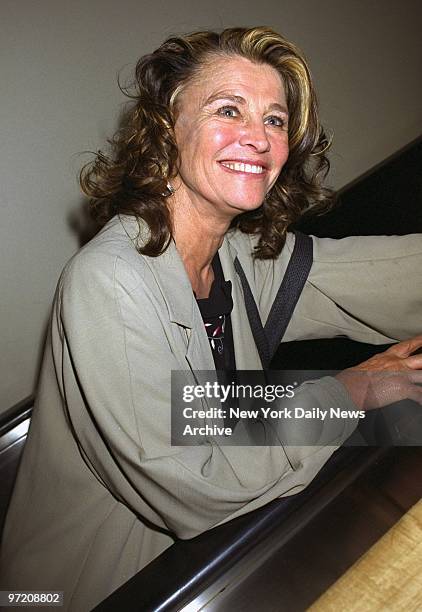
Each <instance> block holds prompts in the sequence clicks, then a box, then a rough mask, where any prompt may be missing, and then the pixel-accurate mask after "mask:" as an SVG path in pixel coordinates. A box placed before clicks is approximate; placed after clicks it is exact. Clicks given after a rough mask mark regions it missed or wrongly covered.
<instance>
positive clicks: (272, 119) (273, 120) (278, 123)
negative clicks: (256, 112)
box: [265, 115, 286, 127]
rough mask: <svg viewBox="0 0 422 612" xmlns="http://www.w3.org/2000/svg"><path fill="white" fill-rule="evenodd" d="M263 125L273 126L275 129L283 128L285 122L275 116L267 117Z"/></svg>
mask: <svg viewBox="0 0 422 612" xmlns="http://www.w3.org/2000/svg"><path fill="white" fill-rule="evenodd" d="M265 123H267V124H268V125H274V126H275V127H284V126H285V125H286V122H285V121H284V119H282V118H281V117H277V116H276V115H271V117H267V118H266V119H265Z"/></svg>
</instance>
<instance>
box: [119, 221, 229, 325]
mask: <svg viewBox="0 0 422 612" xmlns="http://www.w3.org/2000/svg"><path fill="white" fill-rule="evenodd" d="M119 219H120V222H121V224H122V226H123V228H124V230H125V232H126V234H127V235H128V236H129V237H130V239H131V240H132V241H133V242H134V244H135V245H136V246H139V244H142V243H143V242H145V240H146V239H147V235H148V234H147V231H148V230H147V228H146V227H145V226H144V225H143V224H141V223H140V224H138V222H137V220H136V219H135V218H134V217H131V216H129V215H120V216H119ZM219 254H220V258H221V261H222V266H223V271H224V272H225V273H226V272H230V275H229V276H226V279H227V280H231V281H232V283H233V280H234V279H233V277H232V276H233V272H234V269H233V271H232V270H227V267H228V268H230V265H228V264H229V262H233V261H234V259H235V257H236V256H237V250H236V249H235V247H234V246H233V245H232V244H230V243H229V241H228V239H227V237H225V238H224V240H223V244H222V246H221V248H220V250H219ZM144 258H145V261H146V263H147V265H148V267H149V268H150V270H151V272H152V274H153V275H154V278H155V280H156V281H157V284H158V286H159V288H160V291H161V293H162V296H163V298H164V300H165V302H166V305H167V308H168V311H169V317H170V321H172V322H173V323H177V324H178V325H182V326H183V327H187V328H190V329H192V328H193V327H194V325H195V323H196V317H195V316H194V312H195V308H196V306H197V305H196V300H195V296H194V294H193V291H192V286H191V284H190V280H189V277H188V275H187V273H186V270H185V266H184V265H183V261H182V258H181V257H180V254H179V252H178V250H177V248H176V245H175V243H174V241H173V240H171V242H170V244H169V246H168V248H167V249H166V251H165V252H164V253H163V254H162V255H160V256H159V257H148V256H146V255H145V256H144Z"/></svg>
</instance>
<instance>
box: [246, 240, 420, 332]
mask: <svg viewBox="0 0 422 612" xmlns="http://www.w3.org/2000/svg"><path fill="white" fill-rule="evenodd" d="M312 238H313V244H314V263H313V266H312V269H311V272H310V274H309V277H308V280H307V282H306V284H305V287H304V289H303V292H302V295H301V297H300V299H299V301H298V304H297V306H296V309H295V312H294V316H293V318H292V320H291V322H290V324H289V326H288V328H287V330H286V334H285V337H284V339H283V340H284V341H286V342H287V341H291V340H305V339H313V338H330V337H335V336H346V337H348V338H351V339H353V340H358V341H360V342H367V343H370V344H387V343H389V342H395V341H398V340H404V339H406V338H409V337H410V336H413V335H417V334H421V333H422V275H421V274H420V270H421V268H422V235H421V234H410V235H407V236H352V237H349V238H343V239H341V240H334V239H331V238H316V237H315V236H313V237H312ZM293 245H294V236H293V235H292V234H289V235H288V239H287V242H286V245H285V247H284V249H283V252H282V254H281V255H280V257H279V258H278V259H277V260H275V261H273V262H257V263H256V268H257V269H256V271H255V278H256V283H257V293H258V296H259V299H260V305H261V309H262V314H263V319H264V320H265V319H266V317H267V316H268V313H269V309H270V308H271V304H272V302H273V300H274V298H275V295H276V293H277V290H278V288H279V286H280V283H281V281H282V279H283V275H284V273H285V270H286V267H287V263H288V260H289V258H290V254H291V252H292V249H293Z"/></svg>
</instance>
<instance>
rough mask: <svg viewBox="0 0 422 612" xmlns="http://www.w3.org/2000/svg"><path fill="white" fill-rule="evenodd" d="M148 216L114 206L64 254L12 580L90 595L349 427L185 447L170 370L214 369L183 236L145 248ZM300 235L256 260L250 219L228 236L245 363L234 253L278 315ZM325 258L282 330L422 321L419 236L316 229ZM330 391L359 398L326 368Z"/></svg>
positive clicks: (387, 337) (250, 347) (297, 486)
mask: <svg viewBox="0 0 422 612" xmlns="http://www.w3.org/2000/svg"><path fill="white" fill-rule="evenodd" d="M136 229H137V225H136V223H135V222H134V220H133V219H131V218H129V217H122V218H121V219H119V218H118V217H115V218H114V219H112V220H111V221H110V222H109V223H108V224H107V225H106V226H105V227H104V228H103V230H102V231H101V232H100V233H99V234H98V235H97V236H96V237H95V238H94V239H93V240H92V241H91V242H90V243H89V244H88V245H86V246H85V247H84V248H83V249H82V250H81V251H79V253H77V254H76V256H75V257H74V258H73V259H72V260H71V261H70V262H69V263H68V265H67V266H66V267H65V269H64V272H63V274H62V276H61V279H60V281H59V286H58V289H57V293H56V297H55V302H54V307H53V313H52V319H51V326H50V332H49V337H48V341H47V346H46V351H45V357H44V363H43V368H42V375H41V379H40V385H39V390H38V395H37V402H36V407H35V409H34V414H33V419H32V423H31V427H30V433H29V437H28V441H27V444H26V448H25V452H24V456H23V461H22V465H21V468H20V472H19V476H18V481H17V485H16V488H15V492H14V495H13V500H12V503H11V507H10V511H9V515H8V520H7V524H6V529H5V534H4V539H3V548H2V565H1V574H0V575H1V577H2V579H1V588H2V589H14V590H17V589H25V590H31V589H37V590H61V591H64V598H65V606H64V609H65V610H75V611H77V612H82V611H84V610H89V609H91V608H92V607H93V606H94V605H95V604H97V603H98V602H100V601H101V600H102V599H104V598H105V597H106V596H107V595H108V594H109V593H111V592H112V591H113V590H115V589H116V588H117V587H118V586H120V585H121V584H122V583H124V582H125V581H126V580H128V579H129V578H130V577H131V576H132V575H133V574H135V573H136V572H137V571H138V570H140V569H141V568H142V567H144V566H145V565H146V564H147V563H149V562H150V561H151V560H152V559H153V558H154V557H156V556H157V555H159V554H160V553H161V552H162V551H163V550H164V549H165V548H167V547H168V546H170V545H171V544H172V542H173V537H174V536H176V537H179V538H191V537H194V536H196V535H197V534H199V533H201V532H203V531H204V530H207V529H210V528H211V527H213V526H215V525H218V524H219V523H222V522H224V521H227V520H230V519H232V518H234V517H236V516H238V515H241V514H244V513H246V512H249V511H251V510H254V509H256V508H258V507H260V506H262V505H263V504H265V503H267V502H268V501H270V500H272V499H274V498H276V497H279V496H283V495H291V494H294V493H296V492H299V491H300V490H302V489H303V488H304V487H306V486H307V484H308V483H309V482H310V481H311V480H312V478H313V477H314V476H315V474H316V473H317V472H318V470H319V469H320V468H321V467H322V465H323V464H324V463H325V462H326V461H327V459H328V458H329V456H330V455H331V454H332V453H333V452H334V450H335V448H336V446H337V445H339V444H341V443H342V442H343V441H344V440H345V439H346V438H347V437H348V436H349V434H350V433H351V432H352V430H353V427H354V426H355V423H354V422H352V423H350V422H345V424H344V426H343V427H342V430H341V431H339V432H338V435H337V437H336V439H333V440H332V445H330V446H327V447H288V448H286V449H284V448H283V447H264V448H254V447H243V448H241V447H229V446H224V447H220V446H219V445H217V444H215V443H210V444H206V445H204V446H200V447H190V448H186V447H172V446H170V444H169V431H170V382H169V381H170V372H171V370H186V369H187V370H189V369H196V370H201V369H205V370H212V369H213V368H214V364H213V358H212V354H211V351H210V347H209V343H208V339H207V336H206V334H205V330H204V326H203V322H202V319H201V316H200V313H199V310H198V308H197V305H196V302H195V299H194V296H193V293H192V289H191V286H190V283H189V279H188V277H187V275H186V273H185V269H184V267H183V264H182V261H181V259H180V257H179V255H178V253H177V250H176V248H175V246H174V244H173V243H172V244H171V245H170V247H169V249H168V250H167V251H166V253H165V254H163V255H162V256H160V257H157V258H149V257H144V256H140V255H139V254H138V252H137V251H136V249H135V242H136V241H135V238H134V237H135V235H136ZM293 242H294V237H293V236H292V235H289V237H288V241H287V243H286V246H285V248H284V249H283V252H282V254H281V256H280V257H279V258H278V260H276V261H274V262H272V261H271V262H270V261H260V262H255V263H253V260H252V258H251V249H252V243H251V241H250V239H249V238H248V237H247V236H245V235H242V234H240V233H237V232H235V233H232V234H230V235H228V236H227V237H226V239H225V240H224V244H223V245H222V247H221V249H220V258H221V262H222V266H223V271H224V274H225V278H226V279H229V280H231V281H232V284H233V301H234V309H233V313H232V326H233V337H234V347H235V354H236V363H237V367H238V368H239V369H260V367H261V366H260V360H259V356H258V353H257V350H256V348H255V344H254V340H253V337H252V334H251V330H250V327H249V324H248V319H247V313H246V310H245V306H244V301H243V295H242V287H241V284H240V281H239V279H238V277H237V275H236V273H235V270H234V266H233V261H234V258H235V256H236V255H237V256H238V258H239V260H240V263H241V265H242V267H243V269H244V271H245V273H246V275H247V277H248V280H249V283H250V285H251V288H252V290H253V292H254V295H255V299H256V301H257V303H258V304H259V307H260V311H261V315H262V319H263V320H264V321H265V319H266V317H267V315H268V312H269V309H270V307H271V304H272V301H273V299H274V296H275V294H276V292H277V289H278V287H279V285H280V282H281V280H282V278H283V274H284V272H285V269H286V266H287V263H288V260H289V257H290V253H291V250H292V245H293ZM314 259H315V261H314V265H313V267H312V270H311V273H310V276H309V279H308V281H307V283H306V286H305V289H304V291H303V293H302V296H301V298H300V300H299V303H298V305H297V307H296V311H295V313H294V317H293V320H292V321H291V323H290V324H289V327H288V329H287V333H286V336H285V340H286V341H287V340H294V339H304V338H319V337H330V336H331V337H332V336H335V335H339V334H341V335H346V336H349V337H350V338H354V339H356V340H360V341H363V342H370V343H375V344H376V343H386V342H390V341H394V340H400V339H403V338H406V337H409V336H410V335H413V334H416V333H418V332H419V333H421V331H422V284H421V274H420V270H421V269H422V240H421V237H420V236H419V235H411V236H406V237H367V238H346V239H343V240H330V239H314ZM315 388H316V389H317V391H316V393H317V394H319V397H320V399H322V400H324V399H325V400H327V401H331V402H334V403H335V404H342V405H343V406H348V405H350V400H349V398H348V396H347V394H346V393H345V391H344V388H343V387H342V385H341V384H340V383H338V382H337V381H336V380H334V379H324V381H322V382H321V383H320V384H319V386H318V387H315Z"/></svg>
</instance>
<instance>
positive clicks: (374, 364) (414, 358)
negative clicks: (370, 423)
mask: <svg viewBox="0 0 422 612" xmlns="http://www.w3.org/2000/svg"><path fill="white" fill-rule="evenodd" d="M420 348H422V335H420V336H415V337H414V338H410V339H409V340H404V341H402V342H399V343H398V344H394V345H393V346H391V347H390V348H388V349H387V350H386V351H384V352H383V353H378V354H377V355H374V356H373V357H371V358H370V359H368V360H367V361H364V362H362V363H360V364H359V365H357V366H355V367H353V368H348V369H347V370H344V371H343V372H340V373H339V374H337V376H336V378H337V380H339V381H340V382H341V383H343V384H344V386H345V387H346V389H347V391H348V392H349V394H350V396H351V398H352V400H353V402H354V403H355V404H356V406H358V407H359V408H360V409H361V410H372V409H374V408H382V407H383V406H387V405H388V404H392V403H394V402H399V401H400V400H404V399H410V400H413V401H415V402H417V403H419V404H421V405H422V386H418V385H419V384H422V371H421V370H422V354H417V355H415V354H413V353H415V351H417V350H418V349H420Z"/></svg>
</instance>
